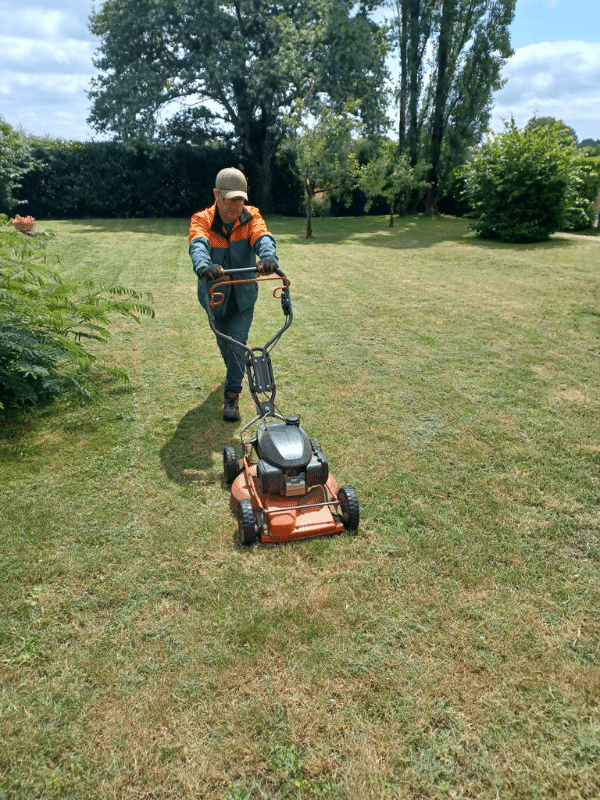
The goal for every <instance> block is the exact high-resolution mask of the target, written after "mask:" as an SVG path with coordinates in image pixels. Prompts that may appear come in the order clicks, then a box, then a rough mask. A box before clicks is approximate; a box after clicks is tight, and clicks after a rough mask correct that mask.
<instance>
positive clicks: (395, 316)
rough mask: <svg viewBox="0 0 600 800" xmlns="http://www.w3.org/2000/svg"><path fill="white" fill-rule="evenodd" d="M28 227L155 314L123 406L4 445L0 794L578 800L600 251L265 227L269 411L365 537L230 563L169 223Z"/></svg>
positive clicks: (598, 741)
mask: <svg viewBox="0 0 600 800" xmlns="http://www.w3.org/2000/svg"><path fill="white" fill-rule="evenodd" d="M45 226H46V227H47V229H48V230H53V231H55V232H56V234H57V235H56V238H54V239H53V240H51V242H50V244H49V248H50V249H52V250H53V251H56V252H58V253H60V255H61V259H62V266H61V270H62V271H63V272H64V273H65V274H69V275H73V276H76V277H77V278H79V279H83V278H86V277H89V278H91V279H92V280H94V281H98V282H101V281H106V282H110V283H113V282H116V281H120V282H122V283H123V284H125V285H127V286H132V287H135V288H138V289H140V290H148V291H150V292H152V294H153V296H154V304H155V308H156V312H157V315H156V319H155V320H152V321H146V320H145V321H144V322H143V323H142V324H141V326H139V327H138V326H133V327H132V326H131V325H125V324H121V323H119V325H118V326H117V327H116V328H115V333H114V336H113V339H112V340H111V342H110V343H109V345H108V347H109V348H110V352H111V354H112V358H113V360H114V362H115V363H116V364H118V365H119V366H122V367H124V368H125V369H126V370H127V371H128V373H129V375H130V378H131V383H130V385H128V386H121V385H118V384H111V383H107V384H106V388H105V400H104V402H102V403H101V404H99V405H93V406H90V405H82V404H80V403H79V402H68V401H64V402H61V403H59V404H57V405H56V406H55V407H53V408H50V409H41V410H36V411H33V412H31V413H27V414H25V413H11V414H10V415H8V416H5V417H3V418H0V425H1V426H2V427H1V433H0V485H1V486H2V496H1V498H0V517H1V519H2V531H3V535H2V545H1V548H2V549H1V552H2V562H1V569H2V582H1V584H0V604H1V609H2V610H1V612H0V690H1V696H0V723H1V728H0V730H1V732H2V733H1V735H0V790H1V794H2V796H3V797H7V798H10V800H31V798H33V797H39V798H44V799H46V798H57V799H58V798H60V799H61V800H64V798H74V799H75V798H76V800H86V799H87V798H103V800H105V798H113V797H114V798H119V800H129V799H130V798H131V800H133V798H156V799H157V800H166V798H173V800H175V799H176V800H192V798H193V799H194V800H197V799H198V798H207V799H208V800H213V798H225V800H242V798H252V799H253V800H254V799H258V798H260V799H261V800H262V799H263V798H264V800H279V798H286V799H289V800H292V799H296V798H336V800H337V798H340V800H342V799H343V800H368V799H370V798H372V799H373V800H375V799H376V798H377V799H379V798H390V799H391V798H398V800H400V799H401V798H402V799H404V798H415V800H416V798H419V800H421V798H447V797H450V798H464V797H468V798H477V800H487V799H488V798H489V799H490V800H492V798H532V799H533V798H539V799H540V800H542V799H544V800H545V799H546V798H549V797H558V798H561V800H567V799H569V798H570V799H571V800H580V799H581V798H595V797H597V796H598V795H599V794H600V773H599V771H598V763H599V760H600V722H599V719H600V716H599V713H598V711H599V709H598V704H599V697H600V670H599V660H600V622H599V618H598V607H599V604H600V580H599V578H600V574H599V572H600V570H599V567H600V534H599V512H598V502H599V499H600V480H599V474H598V468H599V465H600V441H599V438H598V411H599V407H600V395H599V378H600V374H599V373H600V370H599V368H598V356H599V354H600V281H599V275H598V266H599V264H600V247H599V245H598V243H597V242H594V241H588V240H585V239H581V240H575V239H573V238H561V237H556V238H554V239H553V240H552V241H550V242H548V243H545V244H539V245H528V246H523V245H521V246H509V245H496V244H491V243H485V242H480V241H477V240H476V239H475V238H473V236H472V235H471V234H470V233H469V232H468V229H467V223H466V222H464V221H462V220H455V219H449V218H442V219H436V220H430V219H423V218H417V217H415V218H409V219H406V220H400V221H399V222H398V221H397V222H396V226H395V227H394V228H392V229H389V228H388V227H387V220H386V219H384V218H360V219H316V220H315V221H314V232H315V239H314V240H313V241H307V240H306V239H304V238H303V237H304V223H303V220H297V219H281V218H279V219H274V220H271V221H270V227H271V230H272V231H273V233H274V234H275V236H276V238H277V241H278V250H279V253H280V258H281V263H282V267H283V269H284V270H285V272H286V273H287V274H288V275H289V276H290V278H291V280H292V287H291V289H292V300H293V305H294V313H295V320H294V324H293V326H292V328H290V330H289V331H288V333H287V334H286V336H285V337H284V338H283V339H282V341H281V342H280V344H279V345H278V346H277V347H276V349H275V350H274V352H273V361H274V367H275V374H276V377H277V380H278V401H279V405H280V407H281V408H282V410H283V411H284V412H286V413H298V414H299V416H300V418H301V421H302V424H303V426H304V427H305V429H306V430H307V433H308V434H309V436H312V437H315V438H318V439H319V440H320V441H321V443H322V446H323V450H324V452H325V455H326V456H327V457H328V460H329V464H330V468H331V470H332V472H333V474H334V475H335V476H336V477H337V478H338V480H339V481H340V482H341V483H350V484H352V485H353V486H354V487H355V489H356V491H357V494H358V497H359V500H360V502H361V515H362V523H361V527H360V529H359V532H358V534H357V535H355V536H350V535H347V534H344V535H342V536H339V537H334V538H330V539H316V540H311V541H306V542H303V543H299V544H293V545H288V546H273V545H268V546H267V545H256V546H254V547H252V548H250V549H247V550H243V549H241V548H240V547H239V546H238V545H237V542H236V522H235V519H234V518H233V517H232V515H231V513H230V511H229V505H228V491H227V489H226V488H225V487H223V485H222V481H221V477H222V462H221V453H222V449H223V447H224V446H225V445H234V446H235V445H237V443H238V431H239V426H235V425H234V426H232V425H230V424H227V423H224V422H222V421H221V418H220V412H221V402H222V400H221V397H222V378H223V368H222V365H221V363H220V360H219V357H218V350H217V347H216V344H215V342H214V338H213V337H212V334H211V333H210V331H209V329H208V325H207V323H206V320H205V318H204V316H203V312H202V311H201V309H200V307H199V305H198V303H197V300H196V298H195V279H194V276H193V274H192V272H191V266H190V261H189V256H188V254H187V222H186V221H185V220H115V221H107V220H82V221H70V222H65V221H60V222H48V223H46V224H45ZM280 319H281V312H280V308H279V304H278V303H276V302H274V301H273V300H272V299H270V298H269V294H268V292H266V291H262V292H261V297H260V300H259V305H258V306H257V311H256V315H255V320H256V321H255V324H254V326H253V329H252V334H253V340H254V343H256V344H264V341H266V338H267V337H268V336H269V335H270V333H271V332H272V331H273V330H274V328H275V326H276V325H278V324H279V322H280ZM241 406H242V414H243V416H244V417H245V418H248V417H249V415H250V414H251V413H252V411H253V409H252V406H251V403H250V400H249V397H248V394H247V392H246V393H245V394H244V395H243V399H242V404H241Z"/></svg>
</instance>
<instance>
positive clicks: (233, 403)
mask: <svg viewBox="0 0 600 800" xmlns="http://www.w3.org/2000/svg"><path fill="white" fill-rule="evenodd" d="M239 400H240V396H239V394H233V393H231V392H227V393H226V394H225V405H224V406H223V419H224V420H225V422H237V421H238V420H239V418H240V409H239Z"/></svg>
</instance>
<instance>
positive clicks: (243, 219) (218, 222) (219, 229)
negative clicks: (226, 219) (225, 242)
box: [210, 203, 252, 238]
mask: <svg viewBox="0 0 600 800" xmlns="http://www.w3.org/2000/svg"><path fill="white" fill-rule="evenodd" d="M212 211H213V212H214V213H213V221H212V224H211V226H210V229H211V231H214V233H218V234H219V236H225V226H224V225H223V220H222V219H221V215H220V214H219V209H218V208H217V204H216V203H214V204H213V206H212ZM251 219H252V214H251V213H250V212H249V211H248V208H247V207H246V206H244V208H243V209H242V213H241V214H240V218H239V219H238V220H237V222H235V223H234V225H233V228H232V230H231V232H232V233H233V231H234V230H235V229H236V228H237V227H238V225H239V226H242V225H245V224H246V223H247V222H250V220H251ZM226 238H227V237H226Z"/></svg>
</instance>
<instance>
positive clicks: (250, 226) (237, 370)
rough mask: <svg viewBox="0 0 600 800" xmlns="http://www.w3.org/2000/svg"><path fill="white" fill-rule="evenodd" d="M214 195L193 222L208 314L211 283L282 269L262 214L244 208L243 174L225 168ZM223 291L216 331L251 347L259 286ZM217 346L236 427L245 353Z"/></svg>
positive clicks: (193, 246)
mask: <svg viewBox="0 0 600 800" xmlns="http://www.w3.org/2000/svg"><path fill="white" fill-rule="evenodd" d="M213 192H214V196H215V202H214V204H213V205H212V206H210V208H206V209H204V211H198V212H197V213H196V214H194V216H193V217H192V219H191V223H190V238H189V244H190V256H191V259H192V265H193V268H194V272H195V273H196V275H197V276H198V300H199V301H200V303H201V304H202V307H203V308H204V310H206V308H207V305H208V290H209V288H210V284H211V282H214V281H216V280H223V277H224V275H225V274H226V273H227V272H228V271H229V270H230V269H244V270H248V272H247V274H243V273H241V274H239V275H236V276H235V278H236V279H244V278H253V277H255V275H256V271H258V272H259V274H261V275H270V274H271V273H272V272H273V270H274V269H275V268H276V267H277V266H278V260H277V251H276V245H275V239H274V238H273V236H272V235H271V234H270V233H269V232H268V230H267V226H266V224H265V221H264V219H263V218H262V216H261V214H260V211H259V210H258V209H257V208H254V206H246V205H244V201H245V200H247V199H248V184H247V182H246V178H245V177H244V175H243V173H241V172H240V171H239V170H238V169H233V168H228V169H222V170H221V171H220V172H219V174H218V175H217V178H216V181H215V188H214V190H213ZM256 257H258V259H259V261H258V263H256ZM219 291H223V292H224V294H225V299H224V301H223V303H222V304H221V305H218V306H215V307H214V308H213V314H214V317H215V327H216V328H217V330H218V331H220V332H221V333H224V334H225V335H227V336H229V337H231V338H232V339H235V341H236V342H240V343H241V344H246V342H247V341H248V332H249V331H250V325H251V324H252V317H253V315H254V304H255V303H256V298H257V297H258V285H257V284H256V282H251V283H240V284H237V285H235V286H227V287H224V288H223V289H219ZM217 344H218V345H219V350H220V351H221V355H222V356H223V361H224V362H225V367H226V376H225V387H224V406H223V419H224V420H226V421H228V422H236V421H237V420H239V418H240V412H239V397H240V392H241V391H242V380H243V378H244V371H245V363H246V359H245V354H244V352H243V351H242V350H240V349H239V348H237V347H235V346H234V345H230V344H229V343H228V342H224V341H222V340H221V339H219V338H218V337H217Z"/></svg>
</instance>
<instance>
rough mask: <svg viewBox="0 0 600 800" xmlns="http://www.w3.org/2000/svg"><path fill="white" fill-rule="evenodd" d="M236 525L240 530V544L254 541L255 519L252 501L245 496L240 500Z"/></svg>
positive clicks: (248, 543)
mask: <svg viewBox="0 0 600 800" xmlns="http://www.w3.org/2000/svg"><path fill="white" fill-rule="evenodd" d="M238 526H239V532H240V544H243V545H246V546H247V545H250V544H254V542H255V541H256V520H255V519H254V511H253V510H252V503H251V502H250V500H248V499H247V498H245V497H243V498H242V499H241V500H240V509H239V512H238Z"/></svg>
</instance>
